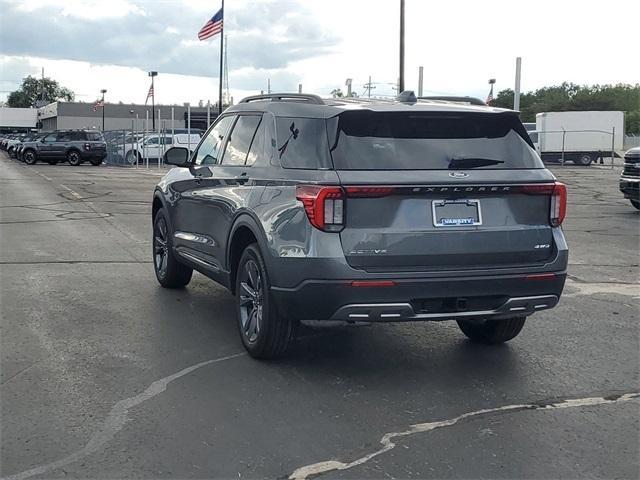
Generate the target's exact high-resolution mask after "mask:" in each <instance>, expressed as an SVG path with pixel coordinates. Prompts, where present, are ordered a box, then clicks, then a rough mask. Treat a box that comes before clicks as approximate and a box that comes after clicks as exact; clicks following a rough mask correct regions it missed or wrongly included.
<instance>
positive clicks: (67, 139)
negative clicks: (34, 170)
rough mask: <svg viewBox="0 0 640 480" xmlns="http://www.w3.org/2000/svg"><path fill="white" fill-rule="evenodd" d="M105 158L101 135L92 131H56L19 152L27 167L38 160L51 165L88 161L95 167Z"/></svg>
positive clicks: (25, 146)
mask: <svg viewBox="0 0 640 480" xmlns="http://www.w3.org/2000/svg"><path fill="white" fill-rule="evenodd" d="M106 156H107V146H106V143H105V141H104V139H103V137H102V133H100V132H96V131H93V130H56V131H54V132H51V133H48V134H46V135H44V136H42V137H40V138H39V139H38V140H37V141H31V142H27V143H25V145H24V146H23V148H22V152H21V158H22V160H23V161H24V162H25V163H26V164H28V165H33V164H34V163H36V162H37V161H38V160H41V161H46V162H48V163H49V164H51V165H55V164H56V163H58V162H59V161H65V160H66V161H67V162H69V164H70V165H80V164H81V163H82V162H84V161H89V162H90V163H91V164H92V165H96V166H97V165H100V164H101V163H102V160H103V159H104V158H105V157H106Z"/></svg>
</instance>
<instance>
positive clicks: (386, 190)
mask: <svg viewBox="0 0 640 480" xmlns="http://www.w3.org/2000/svg"><path fill="white" fill-rule="evenodd" d="M345 190H346V191H347V197H352V198H380V197H386V196H387V195H391V194H392V193H393V192H394V190H395V188H394V187H369V186H365V187H346V188H345Z"/></svg>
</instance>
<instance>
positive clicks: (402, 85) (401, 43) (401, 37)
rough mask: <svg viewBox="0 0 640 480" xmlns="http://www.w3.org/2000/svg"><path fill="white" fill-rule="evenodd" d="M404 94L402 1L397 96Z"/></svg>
mask: <svg viewBox="0 0 640 480" xmlns="http://www.w3.org/2000/svg"><path fill="white" fill-rule="evenodd" d="M402 92H404V0H400V80H399V81H398V94H400V93H402Z"/></svg>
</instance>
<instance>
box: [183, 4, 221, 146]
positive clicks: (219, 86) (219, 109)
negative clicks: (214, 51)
mask: <svg viewBox="0 0 640 480" xmlns="http://www.w3.org/2000/svg"><path fill="white" fill-rule="evenodd" d="M221 10H222V21H223V23H222V28H221V29H220V83H219V85H218V114H219V115H220V114H222V68H223V65H222V60H223V56H222V53H223V50H224V0H222V8H221ZM189 123H191V117H189ZM189 133H191V132H189ZM189 139H191V137H189ZM189 151H191V150H189Z"/></svg>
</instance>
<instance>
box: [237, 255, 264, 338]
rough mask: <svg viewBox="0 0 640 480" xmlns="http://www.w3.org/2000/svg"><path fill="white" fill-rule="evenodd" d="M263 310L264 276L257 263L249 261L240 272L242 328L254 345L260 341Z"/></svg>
mask: <svg viewBox="0 0 640 480" xmlns="http://www.w3.org/2000/svg"><path fill="white" fill-rule="evenodd" d="M263 308H264V287H263V280H262V276H261V275H260V270H259V269H258V265H257V264H256V262H255V261H254V260H248V261H247V262H246V263H245V264H244V268H243V269H242V271H241V272H240V327H241V330H242V333H243V335H244V336H245V337H246V339H247V340H248V341H249V343H254V342H255V341H256V340H257V339H258V335H259V334H260V328H261V324H262V315H263Z"/></svg>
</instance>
